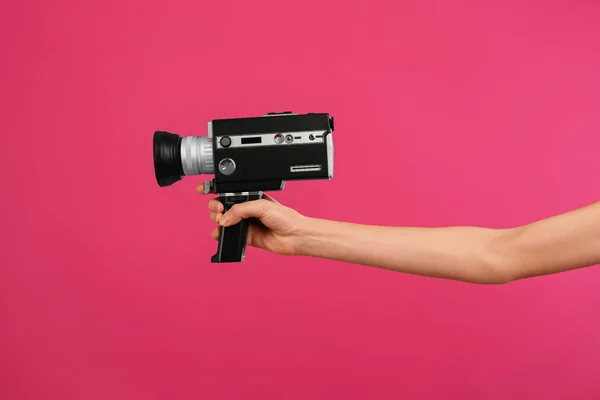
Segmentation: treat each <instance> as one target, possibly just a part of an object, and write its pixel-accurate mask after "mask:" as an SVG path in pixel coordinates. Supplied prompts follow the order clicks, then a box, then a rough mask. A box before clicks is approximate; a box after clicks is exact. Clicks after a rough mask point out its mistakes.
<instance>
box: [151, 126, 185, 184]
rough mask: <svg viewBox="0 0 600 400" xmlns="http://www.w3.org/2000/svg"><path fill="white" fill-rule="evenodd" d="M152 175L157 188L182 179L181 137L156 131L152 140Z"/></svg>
mask: <svg viewBox="0 0 600 400" xmlns="http://www.w3.org/2000/svg"><path fill="white" fill-rule="evenodd" d="M153 145H154V146H153V147H154V174H155V176H156V182H157V183H158V185H159V186H161V187H164V186H170V185H172V184H174V183H175V182H177V181H180V180H181V178H182V177H183V175H184V173H183V168H182V165H181V136H179V135H176V134H173V133H169V132H162V131H156V132H154V139H153Z"/></svg>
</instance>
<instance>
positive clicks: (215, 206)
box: [208, 199, 224, 213]
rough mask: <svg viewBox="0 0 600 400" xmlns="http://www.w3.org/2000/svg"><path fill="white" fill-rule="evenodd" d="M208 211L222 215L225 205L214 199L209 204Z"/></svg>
mask: <svg viewBox="0 0 600 400" xmlns="http://www.w3.org/2000/svg"><path fill="white" fill-rule="evenodd" d="M208 209H209V210H210V211H212V212H217V213H222V212H223V210H224V207H223V203H221V202H220V201H219V200H217V199H212V200H210V201H209V202H208Z"/></svg>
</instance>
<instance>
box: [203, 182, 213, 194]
mask: <svg viewBox="0 0 600 400" xmlns="http://www.w3.org/2000/svg"><path fill="white" fill-rule="evenodd" d="M210 189H212V181H204V194H209V193H210Z"/></svg>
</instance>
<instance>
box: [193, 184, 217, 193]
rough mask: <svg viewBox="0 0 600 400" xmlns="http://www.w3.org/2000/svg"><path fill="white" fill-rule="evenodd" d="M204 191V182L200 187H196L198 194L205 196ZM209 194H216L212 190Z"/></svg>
mask: <svg viewBox="0 0 600 400" xmlns="http://www.w3.org/2000/svg"><path fill="white" fill-rule="evenodd" d="M204 189H205V185H204V182H202V183H201V184H199V185H198V186H196V192H198V193H202V194H204ZM208 193H214V192H213V189H212V188H210V191H209V192H208Z"/></svg>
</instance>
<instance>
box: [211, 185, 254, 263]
mask: <svg viewBox="0 0 600 400" xmlns="http://www.w3.org/2000/svg"><path fill="white" fill-rule="evenodd" d="M262 197H263V193H262V192H244V193H224V194H219V195H218V200H219V201H220V202H221V203H222V204H223V206H224V207H225V210H224V212H227V211H228V210H229V209H230V208H231V207H233V206H234V205H236V204H240V203H245V202H247V201H253V200H260V199H262ZM249 223H250V221H249V220H247V219H242V220H241V221H240V222H238V223H237V224H235V225H232V226H227V227H225V226H221V227H220V236H219V247H218V248H217V253H216V254H215V255H214V256H212V258H211V262H213V263H230V262H242V261H244V256H245V254H246V243H247V241H248V228H249Z"/></svg>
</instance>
